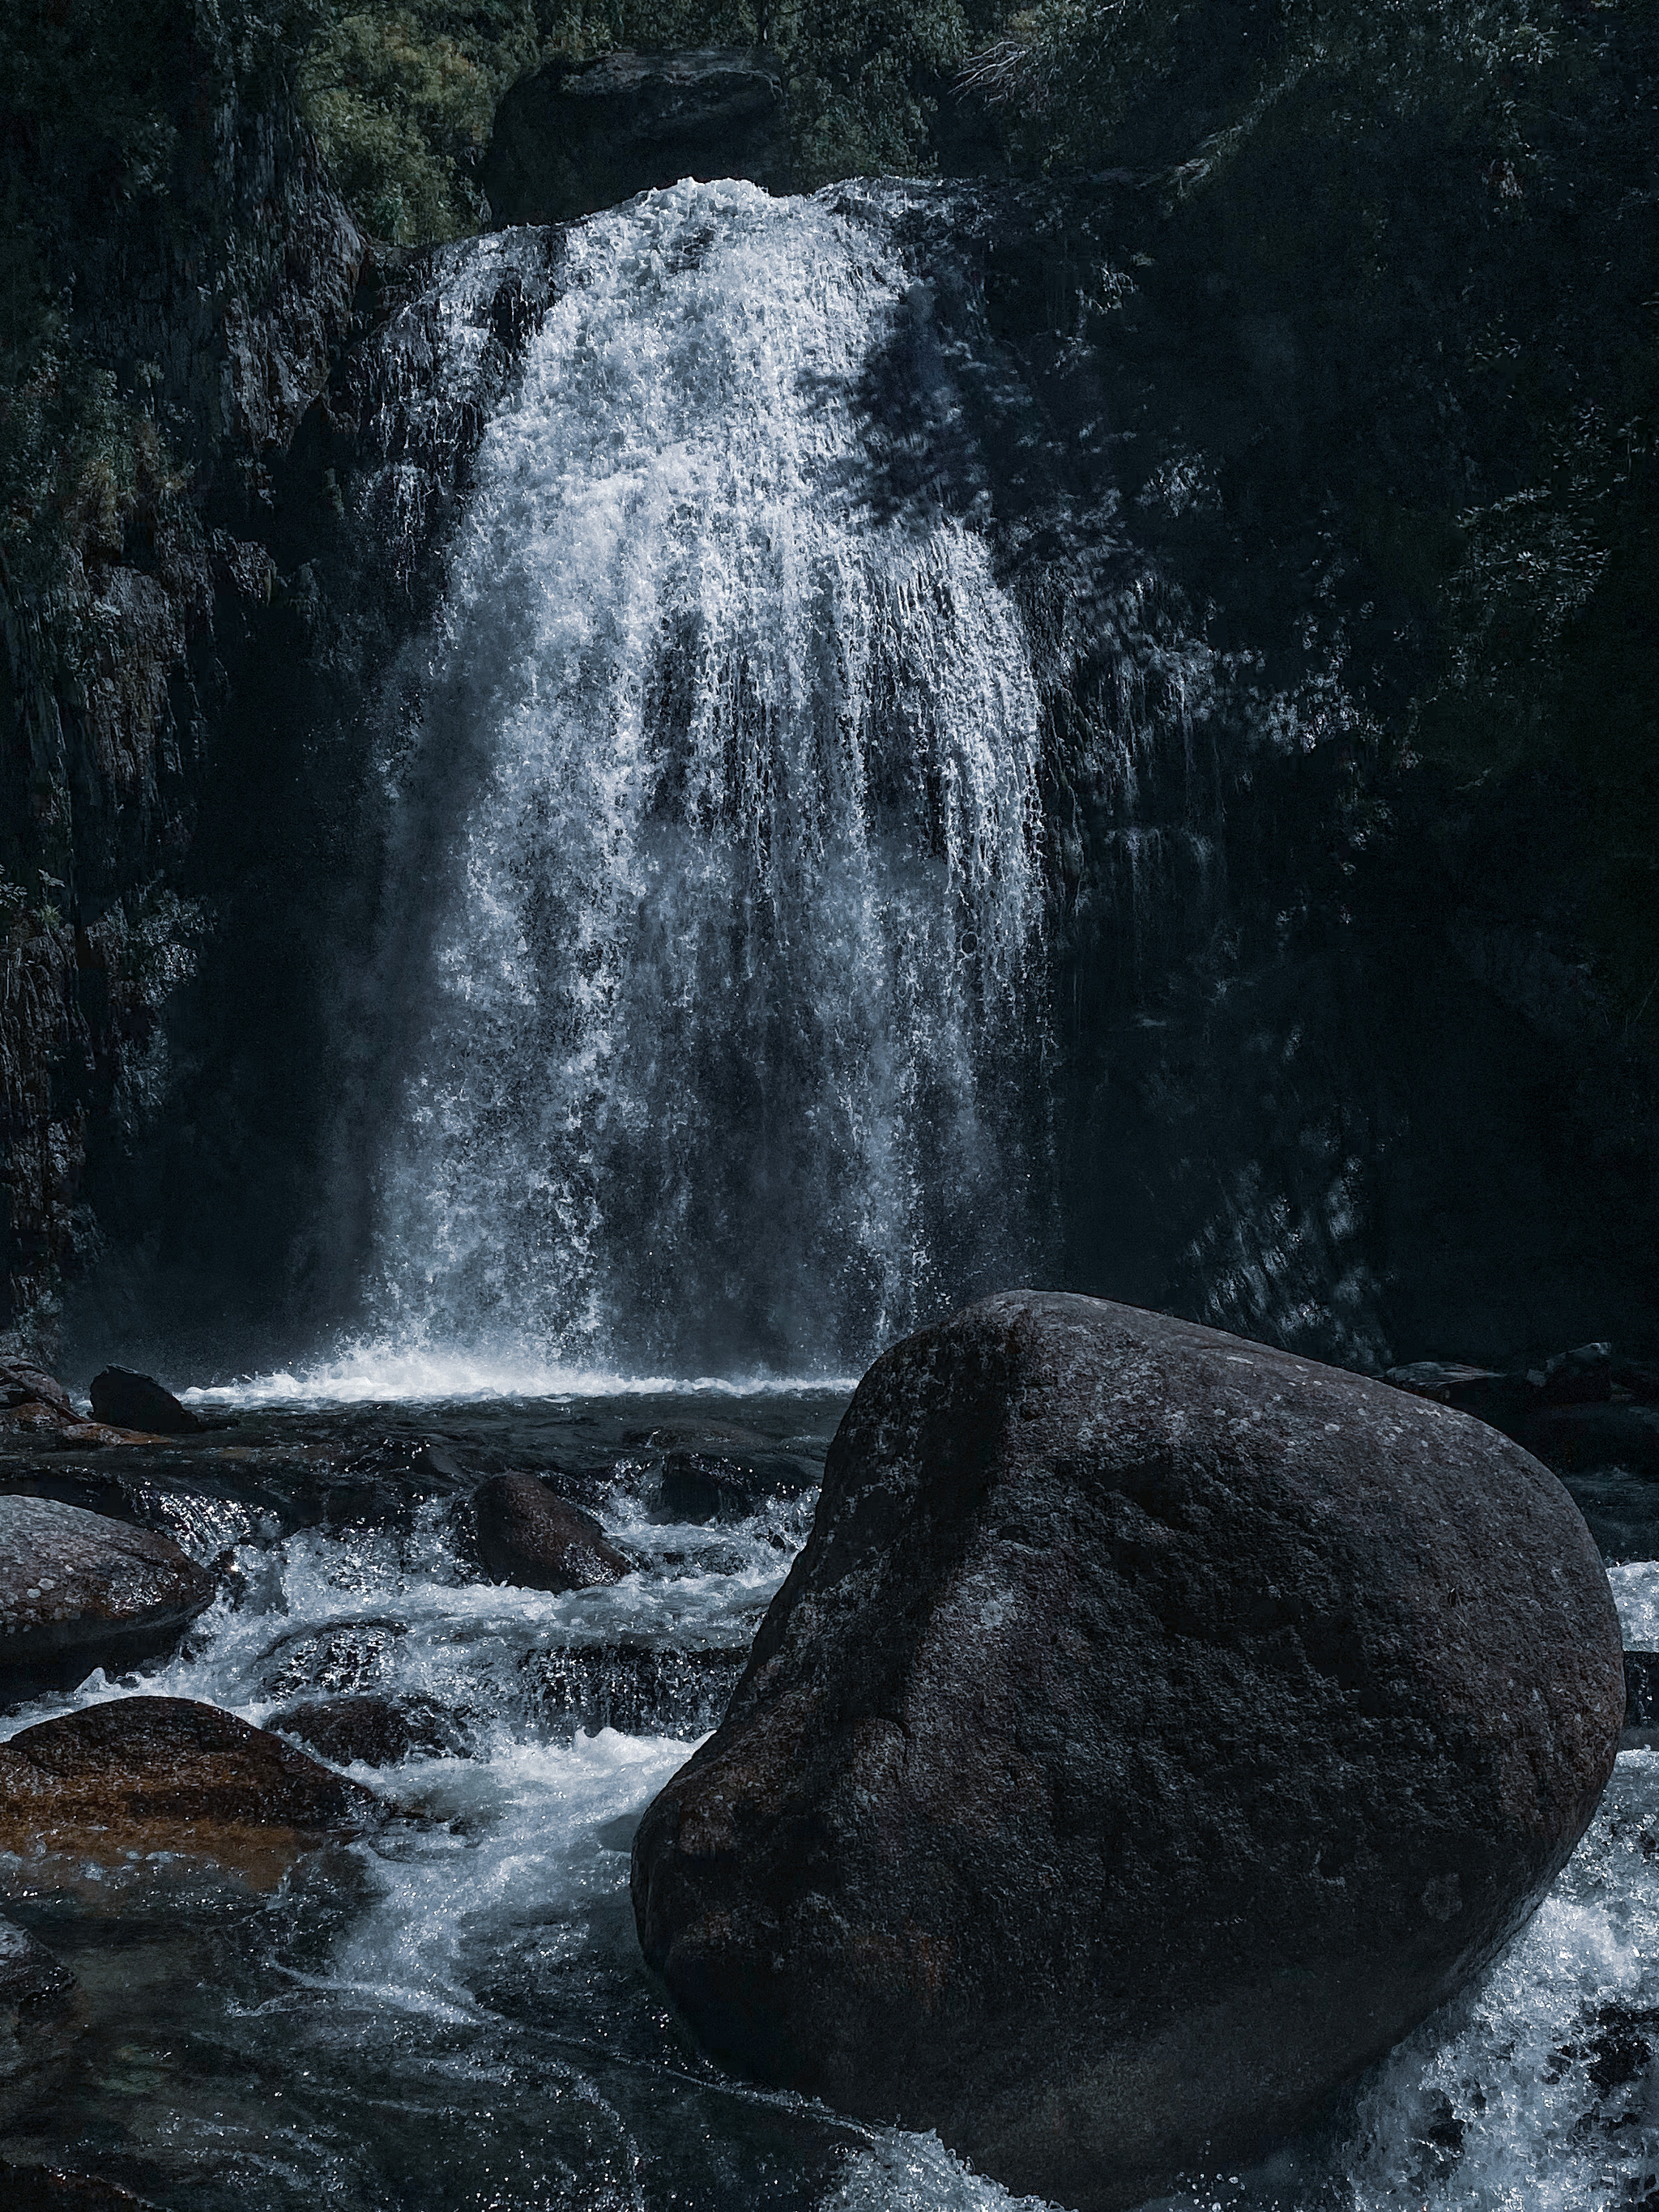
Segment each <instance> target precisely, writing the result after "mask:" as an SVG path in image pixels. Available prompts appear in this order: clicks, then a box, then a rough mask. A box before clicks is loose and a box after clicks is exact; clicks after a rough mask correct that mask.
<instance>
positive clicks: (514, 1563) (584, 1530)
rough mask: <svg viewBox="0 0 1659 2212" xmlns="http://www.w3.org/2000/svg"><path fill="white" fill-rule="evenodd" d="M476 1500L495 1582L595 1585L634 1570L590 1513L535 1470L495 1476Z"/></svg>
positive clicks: (485, 1557) (481, 1546)
mask: <svg viewBox="0 0 1659 2212" xmlns="http://www.w3.org/2000/svg"><path fill="white" fill-rule="evenodd" d="M477 1516H478V1520H477V1530H478V1557H479V1559H480V1560H481V1561H482V1562H483V1571H484V1572H485V1573H486V1574H487V1575H488V1576H489V1579H490V1580H491V1582H495V1583H517V1584H518V1586H519V1587H520V1589H540V1590H574V1589H592V1588H594V1587H596V1586H597V1585H598V1584H600V1583H619V1582H620V1581H621V1580H622V1578H623V1576H624V1575H626V1574H629V1573H630V1572H631V1571H632V1569H631V1567H630V1565H629V1561H628V1560H627V1559H624V1558H623V1555H622V1553H620V1552H619V1551H617V1549H616V1547H615V1546H614V1545H611V1544H609V1543H607V1542H606V1541H605V1530H604V1529H603V1528H601V1527H600V1526H599V1522H597V1521H596V1520H595V1519H594V1518H593V1516H592V1514H591V1513H583V1512H581V1511H580V1510H579V1509H578V1508H577V1507H576V1506H574V1505H568V1504H566V1503H565V1501H564V1499H563V1498H559V1497H556V1496H555V1494H554V1493H553V1492H552V1491H550V1489H549V1488H548V1486H547V1485H546V1484H545V1483H544V1482H539V1481H538V1480H537V1479H536V1477H535V1476H534V1475H533V1474H497V1475H494V1476H492V1477H491V1479H490V1480H489V1481H488V1482H486V1483H484V1484H483V1485H482V1486H480V1488H479V1491H478V1494H477Z"/></svg>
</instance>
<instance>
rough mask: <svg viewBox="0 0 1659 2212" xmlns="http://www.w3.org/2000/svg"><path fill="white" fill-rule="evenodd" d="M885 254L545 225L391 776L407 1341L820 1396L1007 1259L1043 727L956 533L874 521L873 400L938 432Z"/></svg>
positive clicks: (862, 212)
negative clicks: (554, 250) (727, 1379)
mask: <svg viewBox="0 0 1659 2212" xmlns="http://www.w3.org/2000/svg"><path fill="white" fill-rule="evenodd" d="M895 228H896V225H895V211H894V208H893V207H892V206H891V205H890V204H888V203H887V202H884V200H883V199H882V197H880V195H879V194H878V193H877V194H872V193H869V192H866V194H864V195H863V196H862V197H850V198H849V197H844V196H843V197H836V196H833V195H827V194H826V195H820V196H819V197H817V198H814V199H794V200H774V199H771V198H769V197H767V196H766V195H765V194H763V193H762V192H760V191H757V190H755V189H754V188H753V187H751V186H749V185H740V184H731V183H727V184H719V185H693V184H690V183H688V184H684V185H678V186H677V187H675V188H673V189H672V190H670V191H662V192H655V193H651V194H647V196H645V197H643V198H642V199H640V200H638V201H635V202H634V203H632V204H629V205H628V206H625V207H623V208H620V209H617V210H614V211H612V212H611V213H608V214H606V215H604V216H598V217H595V218H593V219H592V220H590V221H589V222H586V223H585V224H582V225H580V226H578V227H577V228H574V230H573V231H572V233H571V234H570V236H569V239H568V246H567V249H566V261H565V265H564V270H563V275H562V280H561V285H560V290H559V294H558V296H557V298H556V304H555V306H554V307H552V309H551V310H550V313H549V314H548V316H547V318H546V319H545V321H544V325H543V326H542V328H541V330H540V331H539V333H538V336H537V337H535V338H534V339H533V340H532V342H531V345H530V349H529V352H528V355H527V357H526V363H525V368H524V371H523V374H522V378H521V381H520V385H519V386H518V388H517V389H516V390H515V391H514V392H513V394H512V396H511V398H509V399H508V400H507V403H506V404H504V405H503V407H502V408H501V411H500V412H499V413H498V414H497V416H496V417H495V420H494V421H493V422H491V424H490V425H489V428H488V429H487V431H486V433H485V435H484V439H483V444H482V447H481V448H480V451H479V454H478V459H477V475H476V489H475V490H474V493H473V495H472V497H471V503H470V507H469V509H468V512H467V513H466V515H465V520H463V522H462V524H461V526H460V528H459V532H458V535H457V538H456V542H455V544H454V547H453V555H452V565H451V570H450V574H449V579H448V586H447V597H446V603H445V610H444V614H443V618H442V623H441V635H440V636H439V637H438V639H437V640H436V641H435V646H434V647H433V648H432V650H431V659H430V665H429V667H428V669H427V671H425V672H424V676H423V680H422V684H421V687H420V702H419V707H418V710H417V712H416V714H415V715H414V717H413V718H412V722H411V727H410V730H409V731H408V732H406V734H405V735H404V737H403V738H401V739H400V740H399V741H398V744H395V745H393V746H392V747H391V748H390V749H389V751H388V757H387V759H386V777H387V782H388V787H389V790H390V792H391V794H392V812H393V816H394V819H395V821H396V824H397V828H396V831H395V835H394V840H393V845H394V854H395V864H394V881H393V884H392V891H391V906H392V911H393V913H394V915H396V916H397V917H398V919H397V921H396V923H395V926H394V927H393V929H392V933H391V934H392V939H394V940H395V941H396V943H397V945H398V947H399V957H401V958H403V960H404V975H405V976H407V975H409V974H410V972H411V969H410V953H409V947H410V945H411V944H416V943H417V944H418V947H419V956H418V959H417V960H416V961H415V963H414V971H413V972H416V974H417V981H416V985H415V986H413V987H411V986H410V984H409V983H408V982H407V981H405V983H404V986H403V989H402V997H401V1003H402V1005H403V1006H404V1012H403V1014H401V1015H400V1017H399V1019H400V1021H401V1022H402V1024H403V1025H404V1031H405V1035H404V1060H403V1061H402V1063H401V1066H402V1073H401V1078H400V1079H401V1085H402V1087H401V1091H400V1094H399V1096H398V1098H397V1100H396V1102H395V1103H394V1104H393V1105H392V1107H391V1108H390V1109H389V1114H388V1130H387V1133H386V1136H385V1138H384V1139H383V1142H382V1146H381V1158H380V1171H379V1188H378V1201H377V1202H378V1206H379V1220H380V1228H379V1258H378V1263H377V1269H378V1278H379V1287H378V1291H377V1294H376V1295H377V1297H378V1300H379V1307H380V1312H379V1321H380V1327H381V1328H382V1330H383V1332H384V1334H385V1336H386V1339H388V1340H392V1341H398V1342H402V1343H404V1344H422V1345H427V1346H434V1347H436V1346H457V1345H459V1346H475V1347H476V1346H483V1347H489V1346H495V1347H497V1348H500V1349H502V1350H504V1351H506V1352H510V1353H511V1354H512V1356H513V1357H514V1358H518V1359H520V1361H522V1360H526V1359H528V1360H530V1361H532V1363H537V1362H539V1363H541V1364H549V1363H552V1364H562V1365H564V1366H574V1367H582V1366H587V1367H590V1368H592V1367H608V1368H610V1369H611V1370H618V1369H621V1370H629V1369H631V1370H635V1371H641V1370H644V1371H656V1372H675V1373H682V1374H684V1373H699V1372H702V1373H724V1374H727V1375H730V1374H733V1373H737V1372H739V1371H743V1372H751V1373H752V1372H756V1371H759V1370H773V1371H776V1372H785V1373H787V1372H794V1373H798V1374H805V1373H813V1372H817V1373H824V1374H833V1373H836V1372H845V1371H847V1370H848V1369H849V1368H856V1367H857V1366H859V1365H860V1364H863V1363H864V1362H865V1361H866V1360H867V1359H868V1358H870V1357H871V1356H872V1355H873V1353H874V1352H876V1351H877V1350H878V1349H879V1347H880V1346H881V1345H882V1344H884V1342H887V1341H889V1340H891V1339H892V1338H893V1337H894V1336H896V1335H897V1334H901V1333H902V1332H903V1331H904V1330H906V1329H907V1328H910V1327H912V1326H915V1324H916V1323H918V1322H920V1321H921V1320H924V1319H926V1318H927V1317H929V1316H932V1315H933V1314H935V1313H939V1312H943V1311H945V1310H949V1309H950V1308H951V1306H953V1305H955V1304H958V1303H960V1302H961V1301H962V1300H963V1298H964V1297H969V1296H972V1295H975V1294H976V1293H977V1292H979V1291H981V1290H984V1289H987V1288H990V1287H994V1285H998V1284H1000V1283H1005V1282H1008V1281H1012V1280H1015V1279H1021V1278H1022V1277H1024V1276H1025V1275H1027V1274H1028V1273H1030V1270H1031V1269H1032V1267H1033V1266H1034V1264H1036V1244H1035V1243H1034V1238H1036V1237H1037V1236H1038V1234H1039V1231H1038V1228H1037V1226H1036V1225H1038V1224H1040V1222H1041V1219H1042V1212H1043V1203H1044V1154H1043V1142H1044V1140H1043V1136H1042V1116H1041V1113H1040V1110H1039V1109H1038V1107H1037V1104H1036V1102H1037V1101H1038V1099H1039V1097H1040V1092H1041V1076H1042V1060H1043V1055H1044V1052H1045V1048H1046V1041H1047V1024H1046V1016H1045V1013H1044V1011H1043V993H1042V970H1041V964H1040V957H1039V956H1040V952H1041V924H1042V898H1043V874H1042V870H1043V835H1042V808H1041V799H1040V789H1039V708H1038V701H1037V696H1036V686H1035V684H1034V682H1033V678H1032V674H1031V671H1030V662H1029V657H1028V653H1027V649H1026V643H1025V639H1024V633H1023V630H1022V627H1021V623H1020V620H1019V617H1018V611H1017V610H1016V608H1015V607H1014V605H1012V601H1011V600H1010V599H1009V598H1008V597H1007V596H1006V593H1005V592H1003V591H1002V589H1001V588H1000V586H999V584H998V582H997V580H996V578H995V575H994V573H993V566H992V562H991V558H990V554H989V550H988V548H987V544H986V542H985V540H984V539H983V538H981V536H980V535H978V534H977V533H976V532H975V530H974V529H973V528H972V527H971V526H970V523H969V521H968V520H964V517H963V513H962V512H961V511H960V510H961V509H962V508H963V506H964V505H965V504H968V503H969V502H968V501H966V500H965V499H964V498H963V497H957V498H956V500H955V502H954V505H953V503H952V499H951V496H946V495H933V494H924V495H912V496H910V497H908V498H896V497H895V496H894V495H892V489H891V487H892V484H893V482H894V480H895V477H896V476H898V477H905V478H906V480H913V479H914V478H915V475H916V473H917V471H916V469H915V454H914V452H912V451H909V450H908V449H907V447H906V440H907V438H908V439H909V441H910V444H911V446H912V447H913V446H914V443H915V439H914V422H915V415H914V410H911V412H909V413H908V414H907V413H906V412H905V411H904V410H902V409H901V410H898V415H899V416H900V417H901V418H902V419H900V420H898V421H895V419H894V410H892V409H891V408H887V409H886V410H884V406H883V404H882V402H881V400H880V398H878V396H877V395H878V392H879V390H880V389H881V388H882V386H883V385H884V382H885V383H886V384H888V385H890V384H891V381H892V378H893V374H894V371H893V363H894V362H896V361H897V362H901V363H908V368H906V369H905V370H904V374H906V375H908V376H909V377H910V379H911V380H912V382H913V383H914V382H915V380H918V379H920V380H921V381H922V382H923V383H924V384H925V385H926V386H927V391H926V392H925V394H924V395H923V396H924V397H925V398H926V400H927V405H928V407H929V408H930V409H931V410H933V415H934V416H935V417H948V416H949V415H950V412H951V379H950V367H949V363H948V362H946V361H945V358H944V356H943V353H942V350H941V349H940V348H939V345H938V344H937V343H934V342H932V340H931V338H930V316H929V295H928V294H927V288H926V287H925V286H924V285H921V284H918V283H916V282H915V276H914V271H913V270H910V269H908V268H907V266H906V264H905V261H904V257H903V254H902V251H901V249H900V246H899V245H898V244H897V242H896V237H895ZM907 425H908V426H909V427H908V428H907ZM958 489H959V488H958ZM949 490H950V488H949V487H947V493H948V492H949Z"/></svg>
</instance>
